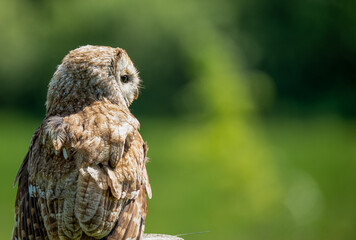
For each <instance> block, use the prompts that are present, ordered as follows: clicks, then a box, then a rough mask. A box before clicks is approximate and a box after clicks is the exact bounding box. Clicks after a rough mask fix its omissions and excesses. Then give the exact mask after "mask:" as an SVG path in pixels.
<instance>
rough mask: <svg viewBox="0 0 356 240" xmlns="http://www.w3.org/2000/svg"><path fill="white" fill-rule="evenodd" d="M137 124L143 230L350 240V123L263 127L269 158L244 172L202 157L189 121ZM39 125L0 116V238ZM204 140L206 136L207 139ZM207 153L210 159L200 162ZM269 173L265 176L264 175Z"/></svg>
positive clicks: (199, 132)
mask: <svg viewBox="0 0 356 240" xmlns="http://www.w3.org/2000/svg"><path fill="white" fill-rule="evenodd" d="M140 120H141V122H142V135H143V137H144V139H145V140H146V141H147V142H148V144H149V147H150V150H149V157H150V158H151V162H150V163H149V164H148V169H149V175H150V181H151V184H152V189H153V198H152V199H151V200H149V214H148V218H147V227H146V230H147V231H148V232H159V233H168V234H181V233H189V232H199V231H205V230H210V231H211V232H210V233H204V234H197V235H188V236H185V239H211V240H213V239H217V238H219V237H218V236H224V239H237V238H240V239H350V238H352V236H355V235H356V230H355V228H354V226H355V223H356V207H355V202H356V192H355V190H354V188H355V187H354V184H355V183H356V174H354V172H355V169H356V161H355V157H356V148H355V147H354V146H355V145H356V135H355V134H354V133H355V130H356V124H355V122H353V121H346V120H342V119H338V118H334V117H315V118H310V119H282V118H279V119H273V120H269V121H265V122H263V124H262V126H260V129H261V131H259V135H261V136H262V139H264V140H263V141H262V143H263V144H264V145H263V147H265V148H266V149H267V150H268V152H269V154H270V158H271V159H270V160H269V162H266V161H265V162H264V161H254V160H253V159H252V158H251V162H252V163H254V162H255V165H253V164H252V165H248V164H249V163H248V162H247V163H246V162H237V161H236V162H235V161H232V162H229V161H228V159H227V158H226V159H224V158H223V157H224V154H225V153H224V152H221V155H214V153H215V152H217V151H220V150H219V149H214V148H211V147H210V148H206V149H203V150H202V149H201V148H205V147H207V145H206V144H205V140H206V139H207V138H209V134H207V133H206V131H205V130H204V127H202V126H200V125H199V124H198V123H197V122H194V121H192V122H184V121H183V122H182V121H181V120H177V119H160V120H157V119H140ZM40 121H41V120H40V119H35V118H31V117H29V116H27V115H23V114H21V113H16V112H4V111H3V112H0V159H1V161H0V169H1V174H0V187H1V190H2V194H3V196H2V197H1V198H0V211H1V216H0V226H1V228H0V238H1V239H9V238H10V235H11V230H12V226H13V211H14V199H15V194H16V190H15V189H14V188H12V183H13V180H14V177H15V175H16V173H17V170H18V168H19V166H20V164H21V161H22V159H23V157H24V156H25V154H26V151H27V148H28V145H29V142H30V138H31V136H32V133H33V132H34V130H35V129H36V127H37V126H38V125H39V124H40ZM219 131H220V130H219ZM213 132H214V131H213ZM209 133H210V132H209ZM211 134H212V136H213V138H214V139H215V137H216V135H215V133H211ZM247 135H248V132H247ZM244 136H246V135H244ZM255 137H256V136H255V135H254V136H251V138H255ZM196 139H198V140H199V141H195V140H196ZM214 141H218V140H216V139H215V140H214ZM214 141H212V142H213V143H214V144H215V142H214ZM216 144H220V143H219V142H216ZM221 144H222V146H225V145H226V144H227V143H224V142H223V143H221ZM236 144H237V143H236ZM213 146H214V145H213ZM238 146H243V145H242V143H241V144H240V145H238ZM234 150H236V151H239V148H238V147H237V148H236V149H234ZM262 153H264V152H262ZM254 154H255V153H254V152H252V153H251V156H253V155H254ZM256 154H261V153H259V152H258V151H256ZM209 155H211V156H213V157H211V159H209ZM216 156H221V157H222V158H221V159H220V158H218V157H216ZM248 156H250V155H248ZM261 156H263V154H261ZM261 163H263V164H262V165H261ZM265 163H268V164H269V165H265ZM246 164H247V165H246ZM229 166H230V167H229ZM246 166H247V167H246ZM268 166H272V168H271V169H273V170H266V168H267V169H268ZM234 167H236V169H235V168H234ZM244 167H246V169H244ZM228 168H230V169H228ZM240 168H242V170H241V169H240ZM251 168H254V169H252V170H251ZM255 169H257V170H256V172H257V173H261V174H264V173H268V174H270V175H271V174H273V177H274V178H275V179H277V180H278V184H276V186H280V187H281V190H280V192H279V193H278V192H274V191H273V189H271V188H268V187H267V188H266V189H260V188H255V185H256V184H257V185H258V184H259V183H258V182H255V181H256V180H255V179H256V175H255V174H254V173H255V172H254V170H255ZM268 174H267V175H266V176H268ZM242 175H243V176H242ZM263 179H264V178H263V177H262V180H263ZM234 186H236V187H234ZM266 186H268V185H266ZM251 189H252V190H251ZM254 189H257V190H254ZM249 190H250V191H249ZM268 193H270V194H272V195H273V194H276V196H275V198H271V199H277V200H273V201H275V202H276V204H274V205H273V204H270V205H268V204H267V203H265V202H266V201H270V200H268V199H269V198H268V197H269V195H268ZM251 201H256V204H254V203H250V202H251ZM271 201H272V200H271ZM246 202H247V203H246ZM244 209H245V210H244ZM261 209H262V210H261ZM258 213H259V214H258Z"/></svg>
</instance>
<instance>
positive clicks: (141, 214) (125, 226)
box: [105, 185, 147, 240]
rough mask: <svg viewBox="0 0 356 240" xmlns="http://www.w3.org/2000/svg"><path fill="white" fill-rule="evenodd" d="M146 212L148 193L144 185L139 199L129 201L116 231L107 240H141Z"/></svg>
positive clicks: (122, 212) (121, 214)
mask: <svg viewBox="0 0 356 240" xmlns="http://www.w3.org/2000/svg"><path fill="white" fill-rule="evenodd" d="M146 212H147V198H146V191H145V187H144V186H143V185H142V186H141V189H140V194H139V196H138V197H137V199H134V200H128V202H127V203H126V205H125V207H124V209H123V210H122V211H121V213H120V217H119V219H118V221H117V223H116V225H115V227H114V229H113V230H112V232H111V233H110V235H109V236H107V237H106V238H105V240H126V239H135V240H141V239H142V236H143V231H144V228H145V219H146Z"/></svg>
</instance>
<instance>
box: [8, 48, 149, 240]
mask: <svg viewBox="0 0 356 240" xmlns="http://www.w3.org/2000/svg"><path fill="white" fill-rule="evenodd" d="M83 48H84V50H83ZM78 55H79V57H78ZM126 56H127V54H126V52H124V51H123V50H122V49H112V48H109V47H94V46H85V47H82V48H79V49H77V50H74V51H72V52H71V53H70V54H69V55H68V56H67V57H66V58H65V59H64V60H63V61H64V62H63V63H62V65H60V66H59V67H58V70H57V72H56V73H55V76H54V77H53V79H52V81H51V83H53V81H55V82H56V84H57V85H58V86H59V87H60V88H63V87H64V88H65V89H64V90H63V89H59V90H58V91H57V92H66V94H70V93H72V94H74V95H73V96H71V97H68V96H67V95H66V96H65V98H64V99H65V102H66V104H65V105H62V104H61V103H62V100H63V96H62V97H61V94H59V95H58V96H52V95H53V94H55V93H54V92H51V91H53V89H54V86H53V85H51V83H50V89H49V94H48V97H47V104H48V105H47V116H46V118H45V119H44V120H43V122H42V124H41V126H40V127H39V128H38V129H37V130H36V132H35V133H34V135H33V137H32V140H31V144H30V147H29V151H28V153H27V155H26V157H25V159H24V161H23V163H22V165H21V167H20V170H19V172H18V175H17V177H16V180H15V183H16V182H17V181H18V191H17V197H16V203H15V226H14V229H13V236H12V239H13V240H20V239H21V240H25V239H36V240H38V239H49V240H51V239H71V240H74V239H75V240H77V239H78V240H79V239H87V240H91V239H107V240H114V239H115V240H129V239H130V240H131V239H132V240H133V239H135V240H140V239H141V238H142V236H143V231H144V225H145V218H146V212H147V196H148V197H151V187H150V184H149V182H148V176H147V170H146V166H145V165H146V162H147V146H146V143H145V142H144V141H143V139H142V137H141V135H140V134H139V132H138V130H139V127H140V124H139V122H138V121H137V119H136V118H135V117H134V116H133V115H132V114H131V113H130V111H129V109H128V106H129V105H130V103H131V102H132V100H133V99H134V98H136V97H137V96H134V97H132V96H131V95H132V94H133V95H135V94H137V92H136V90H135V91H134V92H132V93H131V92H130V91H129V90H128V89H126V90H122V88H123V87H125V86H124V85H123V86H121V85H120V84H122V83H120V82H119V77H118V76H120V75H122V73H120V71H121V72H122V71H124V72H125V74H130V71H131V74H133V76H131V77H132V78H134V77H135V76H134V74H137V71H136V70H135V69H134V70H132V69H131V70H130V68H132V67H133V65H132V62H131V60H130V59H124V60H123V59H122V58H128V56H127V57H126ZM73 58H74V59H73ZM93 58H95V59H93ZM117 58H118V59H117ZM68 62H69V63H68ZM88 62H89V63H88ZM70 63H71V64H70ZM76 64H77V65H79V66H80V68H79V70H78V68H75V66H76ZM85 64H87V66H86V67H85ZM125 64H126V65H125ZM64 65H65V66H66V67H65V69H66V71H68V69H70V71H69V72H63V71H64V70H63V69H64V68H63V66H64ZM121 65H125V66H126V67H125V66H121ZM93 69H94V70H95V71H97V69H102V72H103V73H102V74H101V78H102V79H99V78H98V74H97V72H95V71H94V70H93ZM118 69H119V70H118ZM58 71H59V72H60V73H61V74H59V73H58ZM74 73H75V74H74ZM59 75H61V76H59ZM63 75H65V76H64V77H63ZM80 75H83V76H85V77H84V79H80V81H79V80H78V79H77V78H78V76H80ZM117 75H118V76H117ZM68 76H71V78H75V79H72V80H71V82H72V83H70V79H69V80H68ZM93 79H94V80H93ZM111 80H112V81H116V82H118V87H119V90H117V91H119V92H114V93H110V91H116V90H115V89H116V88H115V87H112V84H114V83H113V82H110V81H111ZM63 81H65V82H63ZM83 81H86V82H91V81H92V82H96V83H100V84H97V85H96V86H100V87H98V89H97V90H96V91H97V92H95V91H94V92H93V93H92V92H91V90H89V91H88V92H87V94H85V95H80V96H78V92H79V91H80V88H82V87H83V85H82V84H81V82H83ZM105 81H106V82H107V85H109V86H106V87H103V86H105ZM78 82H79V83H80V84H78ZM73 85H74V86H73ZM84 85H85V84H84ZM87 87H88V86H87ZM130 87H131V88H133V86H130ZM68 88H69V89H68ZM77 88H78V89H77ZM89 88H90V87H89ZM85 89H87V88H85ZM90 89H91V88H90ZM92 89H94V88H92ZM134 89H135V88H134ZM125 91H126V92H127V93H129V94H131V95H130V96H126V95H125ZM98 92H99V93H100V94H101V95H100V94H99V93H98ZM81 96H85V98H86V100H87V101H85V99H82V98H81ZM113 96H119V97H117V98H114V97H113ZM70 99H72V101H73V102H72V105H71V106H70V107H68V106H67V104H68V101H69V100H70Z"/></svg>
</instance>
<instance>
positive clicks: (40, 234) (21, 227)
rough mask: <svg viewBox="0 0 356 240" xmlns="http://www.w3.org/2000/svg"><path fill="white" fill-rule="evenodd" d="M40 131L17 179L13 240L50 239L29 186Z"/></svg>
mask: <svg viewBox="0 0 356 240" xmlns="http://www.w3.org/2000/svg"><path fill="white" fill-rule="evenodd" d="M38 135H39V129H37V130H36V131H35V133H34V135H33V137H32V140H31V144H30V147H29V150H28V153H27V154H26V156H25V159H24V160H23V162H22V165H21V167H20V170H19V171H18V174H17V176H16V179H15V183H14V185H15V184H16V183H17V182H18V189H17V196H16V201H15V226H14V229H13V232H12V238H11V239H13V240H15V239H16V240H18V239H36V240H40V239H48V236H47V232H46V229H45V226H44V222H43V219H42V216H41V212H40V206H39V202H38V199H37V198H36V197H33V196H31V195H30V192H29V184H28V176H29V174H28V163H29V162H30V159H29V158H30V157H31V156H33V154H34V152H36V151H38V149H37V148H36V145H35V144H36V141H37V139H38Z"/></svg>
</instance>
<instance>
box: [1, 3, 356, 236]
mask: <svg viewBox="0 0 356 240" xmlns="http://www.w3.org/2000/svg"><path fill="white" fill-rule="evenodd" d="M86 44H92V45H109V46H113V47H116V46H119V47H122V48H124V49H126V50H127V52H128V53H129V55H130V56H131V58H132V59H133V61H134V62H135V64H136V66H137V68H138V69H139V70H140V72H141V77H142V79H143V81H144V89H143V90H142V93H141V96H140V98H139V99H138V100H137V101H136V102H135V103H134V104H133V105H132V111H133V113H134V115H135V116H136V117H137V118H138V119H139V120H140V122H141V129H142V135H143V137H144V139H145V140H146V141H147V142H148V145H149V147H150V150H149V157H150V159H151V161H150V163H149V164H148V169H149V175H150V181H151V185H152V189H153V198H152V199H151V200H150V201H149V213H148V217H147V225H146V231H147V232H157V233H168V234H173V235H175V234H183V233H191V232H200V231H210V232H209V233H200V234H195V235H187V236H184V238H185V239H188V240H189V239H192V240H193V239H204V240H217V239H256V240H257V239H273V240H276V239H307V240H309V239H310V240H311V239H323V240H329V239H354V238H355V237H356V204H355V203H356V191H355V184H356V174H355V169H356V161H355V158H356V148H355V146H356V121H355V120H356V104H355V103H356V94H355V90H356V81H355V80H356V78H355V77H356V58H355V57H356V1H354V0H341V1H340V0H339V1H336V0H304V1H303V0H289V1H282V0H270V1H258V0H239V1H236V0H205V1H198V0H189V1H188V0H180V1H172V0H151V1H142V0H141V1H140V0H138V1H126V0H125V1H124V0H102V1H94V0H86V1H84V0H77V1H69V0H64V1H54V0H46V1H44V0H13V1H10V0H0V53H1V57H0V86H1V88H0V159H1V161H0V169H1V174H0V180H1V181H0V187H1V190H2V192H3V194H2V197H1V198H0V212H1V215H0V239H9V238H10V235H11V231H12V226H13V215H14V198H15V194H16V190H15V189H13V188H12V183H13V180H14V177H15V175H16V173H17V170H18V168H19V166H20V164H21V162H22V159H23V157H24V156H25V154H26V152H27V148H28V145H29V142H30V139H31V136H32V133H33V132H34V130H35V129H36V128H37V126H38V125H39V124H40V123H41V120H42V119H43V117H44V112H45V107H44V102H45V98H46V91H47V84H48V82H49V80H50V79H51V77H52V74H53V73H54V71H55V69H56V66H57V65H58V64H60V62H61V59H62V58H63V57H64V56H65V55H66V54H67V53H68V52H69V51H70V50H72V49H74V48H77V47H79V46H82V45H86Z"/></svg>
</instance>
